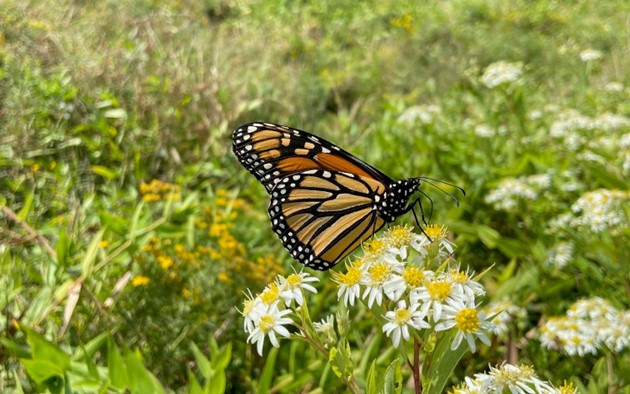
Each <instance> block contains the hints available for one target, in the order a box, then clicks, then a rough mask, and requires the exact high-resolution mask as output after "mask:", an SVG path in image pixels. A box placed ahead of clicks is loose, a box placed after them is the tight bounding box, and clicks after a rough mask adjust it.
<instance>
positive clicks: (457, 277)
mask: <svg viewBox="0 0 630 394" xmlns="http://www.w3.org/2000/svg"><path fill="white" fill-rule="evenodd" d="M473 275H474V274H469V273H468V272H466V271H461V270H460V269H459V267H457V268H451V269H449V270H448V272H447V273H446V276H445V277H446V280H447V281H448V282H451V283H453V285H454V286H455V288H456V289H457V293H463V294H465V295H466V297H467V298H470V299H472V300H474V299H475V297H476V296H482V295H484V294H486V290H485V289H484V288H483V286H482V285H481V283H479V282H475V281H474V280H473V279H472V276H473Z"/></svg>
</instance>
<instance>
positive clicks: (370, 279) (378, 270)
mask: <svg viewBox="0 0 630 394" xmlns="http://www.w3.org/2000/svg"><path fill="white" fill-rule="evenodd" d="M401 268H402V265H401V264H390V263H389V262H387V261H385V260H383V261H381V262H379V263H374V264H371V265H370V266H369V267H368V268H367V270H365V271H364V272H363V275H362V277H361V284H362V285H364V286H365V291H364V292H363V298H364V299H365V298H367V299H368V307H369V308H371V307H372V304H374V302H375V301H376V305H381V303H382V302H383V286H384V285H385V283H386V282H387V281H388V280H389V279H390V278H391V277H392V275H394V274H396V273H400V270H401Z"/></svg>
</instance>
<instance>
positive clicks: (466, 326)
mask: <svg viewBox="0 0 630 394" xmlns="http://www.w3.org/2000/svg"><path fill="white" fill-rule="evenodd" d="M479 324H480V321H479V317H478V316H477V310H476V309H474V308H464V309H462V310H461V311H459V312H457V314H456V315H455V325H456V326H457V329H458V330H459V331H463V332H465V333H472V332H475V331H477V328H478V327H479Z"/></svg>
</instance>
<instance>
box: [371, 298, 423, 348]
mask: <svg viewBox="0 0 630 394" xmlns="http://www.w3.org/2000/svg"><path fill="white" fill-rule="evenodd" d="M419 307H420V305H418V304H411V306H410V307H409V308H407V304H406V302H405V301H400V302H398V307H396V309H395V310H393V311H388V312H387V313H386V314H385V319H387V323H385V325H384V326H383V332H384V333H385V335H387V336H388V337H389V336H391V338H392V343H393V344H394V347H397V346H398V344H399V343H400V339H401V337H402V339H403V340H405V341H409V338H410V336H409V327H411V328H414V329H416V330H420V329H422V328H431V326H430V325H429V323H427V322H426V320H425V318H426V316H427V310H426V308H423V309H421V310H420V311H418V310H417V309H418V308H419Z"/></svg>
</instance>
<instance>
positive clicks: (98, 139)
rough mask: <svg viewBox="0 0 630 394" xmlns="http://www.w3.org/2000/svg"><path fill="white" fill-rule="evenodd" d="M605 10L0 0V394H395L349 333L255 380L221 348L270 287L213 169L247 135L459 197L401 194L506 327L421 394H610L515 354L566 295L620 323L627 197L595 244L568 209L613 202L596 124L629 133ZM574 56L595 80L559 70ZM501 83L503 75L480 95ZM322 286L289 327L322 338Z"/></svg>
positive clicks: (613, 164) (273, 262) (267, 251)
mask: <svg viewBox="0 0 630 394" xmlns="http://www.w3.org/2000/svg"><path fill="white" fill-rule="evenodd" d="M628 12H630V6H629V5H628V4H626V2H616V1H599V2H592V1H585V0H579V1H573V2H553V1H548V0H539V1H533V2H532V1H513V2H496V1H494V2H493V1H491V2H488V1H480V0H466V1H461V2H456V3H453V2H439V1H429V2H427V3H422V4H419V3H416V2H394V1H384V2H367V3H364V2H352V1H341V2H333V1H323V2H286V1H266V2H260V1H250V0H247V1H239V2H228V1H222V0H217V1H214V0H213V1H205V2H185V1H184V2H182V1H176V0H165V1H131V0H123V1H117V2H81V1H79V2H77V1H71V0H56V1H54V2H50V1H31V2H28V3H25V2H21V1H16V0H8V1H4V2H3V4H2V11H1V12H0V210H1V211H0V288H1V289H2V290H1V294H0V295H1V296H0V310H2V313H1V315H0V329H1V330H2V333H3V334H2V337H1V338H0V342H1V343H2V346H3V347H4V348H6V349H7V350H8V352H2V354H1V355H0V363H1V364H2V368H0V370H2V373H1V374H0V391H2V392H5V391H6V392H45V391H46V390H48V391H50V392H70V390H72V391H73V392H95V391H96V392H107V390H110V391H116V390H118V391H119V392H123V391H125V390H128V391H130V392H160V391H164V392H167V391H177V392H186V391H188V392H191V393H198V392H222V391H227V392H254V391H257V390H258V391H259V392H265V391H267V392H283V393H290V392H298V391H301V392H309V391H315V392H316V390H317V389H318V388H320V389H321V390H322V391H320V392H331V391H334V390H342V389H343V387H344V386H343V384H342V383H341V382H340V381H339V379H338V378H337V377H338V376H340V377H342V376H344V375H347V374H349V373H351V374H353V375H354V376H357V377H358V382H359V386H360V387H361V388H362V389H365V388H367V391H368V392H381V391H385V392H387V391H392V392H396V391H395V389H402V392H407V389H406V388H405V387H406V384H407V380H408V379H410V376H409V372H408V371H407V369H406V366H405V364H404V363H402V364H397V362H398V361H397V360H398V357H399V355H398V354H397V353H396V352H395V351H392V350H391V349H389V348H388V347H387V346H386V338H384V337H383V334H382V333H381V332H375V331H373V330H372V329H371V328H370V326H368V325H365V324H362V323H360V320H361V319H359V318H358V317H359V316H349V317H347V318H346V320H344V319H337V320H338V321H339V322H340V323H341V324H342V326H340V327H339V328H340V331H343V335H344V338H345V339H344V340H342V341H340V342H339V343H336V342H335V345H334V346H331V348H330V349H329V350H330V354H333V353H334V356H331V358H330V359H329V360H328V361H329V362H326V361H324V362H322V361H321V359H320V357H319V354H318V353H317V352H316V351H315V350H313V349H312V348H310V347H309V346H307V345H306V344H293V343H292V344H291V346H287V347H286V348H285V347H283V348H281V349H279V350H277V349H272V350H271V351H270V352H269V353H268V354H267V356H266V357H265V358H259V357H258V356H256V355H255V354H254V353H253V352H252V349H250V346H249V345H245V343H244V342H245V339H246V338H244V334H243V333H242V330H241V327H242V320H241V317H240V315H239V314H238V311H237V310H236V307H239V308H240V307H241V304H242V299H243V292H244V291H245V290H246V289H248V288H250V289H252V290H253V291H254V292H256V291H260V290H261V289H262V287H263V286H264V284H266V283H267V282H268V281H269V280H270V279H271V278H273V277H274V275H275V274H276V273H282V272H290V271H287V270H288V269H289V268H288V267H289V266H290V264H292V263H290V258H289V257H288V256H287V254H286V253H285V252H284V251H283V249H282V248H281V246H280V245H279V242H277V239H276V238H275V236H274V235H273V234H272V232H271V231H269V226H268V225H267V223H266V220H267V217H266V214H265V210H266V204H267V198H268V197H267V194H266V193H265V192H264V190H263V188H261V187H260V186H259V185H257V184H256V182H255V180H253V179H252V178H251V177H250V176H249V175H248V174H246V171H244V170H242V169H241V168H240V167H239V166H238V164H237V162H236V160H235V158H234V157H233V155H232V154H231V153H230V133H231V130H232V129H234V128H235V127H236V126H238V125H239V124H240V123H242V122H245V121H253V120H269V121H274V122H280V123H285V124H287V125H292V126H295V127H298V128H303V129H306V130H311V131H313V132H315V133H317V134H319V135H321V136H323V137H325V138H328V139H330V140H332V141H334V142H336V143H338V144H339V145H340V146H342V147H344V148H345V149H347V150H349V151H351V152H353V153H355V154H357V155H358V156H360V157H361V158H363V159H365V160H366V161H368V162H370V163H374V164H375V165H376V166H377V167H378V168H379V169H381V170H383V171H384V172H386V173H387V174H389V175H391V176H392V177H395V178H403V177H409V176H419V175H427V176H431V177H436V178H439V179H444V180H446V181H449V182H453V183H455V184H457V185H461V186H463V187H464V188H465V189H466V191H467V195H466V197H465V198H464V199H461V200H460V207H459V208H456V207H455V206H452V205H450V202H448V198H442V197H444V196H443V195H442V194H441V193H439V192H436V193H432V192H434V191H435V190H434V189H433V188H431V186H429V185H427V184H425V185H423V190H424V191H425V192H427V193H429V194H430V195H431V197H432V198H433V201H434V202H435V214H434V217H433V219H432V221H434V222H435V221H437V222H440V223H445V224H447V225H448V227H449V229H450V230H451V231H452V232H453V233H454V234H455V235H456V239H455V242H456V243H457V244H458V245H459V247H460V248H459V249H458V251H457V255H458V258H460V259H461V260H462V261H465V262H466V264H468V265H470V266H472V267H474V268H475V269H476V270H477V271H484V270H485V269H486V268H488V267H490V266H493V268H492V270H490V271H489V272H488V273H487V275H485V276H484V279H483V280H484V285H485V286H486V288H487V289H488V300H489V301H492V300H501V299H509V300H510V301H511V302H513V303H514V304H515V305H518V306H520V307H522V308H524V309H526V311H527V312H528V316H529V317H528V318H525V319H523V320H522V321H520V322H518V323H514V326H513V327H511V328H510V330H511V331H510V338H511V339H509V340H500V339H496V340H495V342H494V343H493V346H492V347H491V348H490V349H483V350H482V351H481V353H480V354H477V355H474V356H473V355H468V354H466V355H463V356H462V357H463V358H462V362H460V363H459V364H457V365H455V364H456V362H457V360H455V358H457V359H459V356H458V354H457V352H453V353H452V354H451V355H450V356H451V357H452V359H448V357H447V358H445V359H444V360H441V361H442V362H443V364H444V365H443V367H440V371H450V370H451V369H453V368H454V369H453V373H452V374H451V373H450V372H449V373H448V376H447V374H437V375H433V370H431V371H430V372H428V373H425V375H424V379H426V380H427V381H426V384H427V385H429V386H430V387H432V388H431V390H435V391H432V392H440V391H441V390H442V388H445V387H449V386H450V385H451V384H454V383H456V382H457V381H459V380H461V379H462V378H463V376H465V375H466V374H468V375H471V374H474V373H476V372H479V371H481V370H483V369H485V368H486V367H487V365H488V364H497V363H500V362H501V361H502V360H505V359H506V357H507V355H508V354H511V352H512V351H516V349H518V356H519V359H520V360H523V361H524V362H528V363H531V364H532V365H534V366H535V367H536V368H537V370H538V371H539V373H540V374H541V375H542V376H543V377H544V378H546V379H550V380H551V381H553V382H554V383H561V382H562V381H563V380H565V379H566V380H568V381H571V382H574V384H575V385H576V387H579V388H580V389H581V390H582V391H583V392H605V391H606V392H624V391H623V390H626V391H627V390H628V386H629V385H630V382H629V381H628V378H627V376H628V371H627V365H630V363H629V362H628V357H629V356H628V350H627V349H626V350H625V351H624V352H621V353H603V352H599V353H597V354H588V355H585V356H584V357H579V356H568V355H566V354H563V353H561V352H559V351H556V350H550V349H547V348H545V347H542V346H541V344H540V341H539V340H538V336H539V329H540V325H541V324H542V323H543V322H545V321H547V320H549V319H550V318H551V317H553V316H559V315H563V314H565V313H566V310H567V308H568V307H569V306H570V305H571V304H573V303H574V302H575V301H576V300H578V299H580V298H587V297H595V296H598V297H602V298H605V299H607V300H610V301H611V302H612V303H613V304H614V306H615V307H617V308H618V309H619V310H627V309H629V308H630V304H629V303H628V288H630V263H629V262H630V248H629V245H630V242H629V241H630V239H629V237H630V232H629V230H628V227H629V226H628V217H629V216H630V209H629V208H628V204H627V199H626V200H624V199H621V200H620V201H619V202H617V203H616V204H617V205H614V204H613V205H614V206H613V208H611V209H612V211H613V212H615V213H616V214H618V215H619V217H620V218H622V219H621V222H620V223H619V224H618V225H617V226H610V227H605V228H604V229H603V230H601V231H594V230H593V228H592V227H590V226H589V223H590V222H588V220H587V219H588V217H587V216H588V215H587V214H588V213H589V212H592V211H589V210H588V209H584V210H582V211H577V209H578V207H577V206H576V203H577V202H578V201H582V202H584V203H587V202H588V201H587V200H588V198H589V196H590V197H591V198H595V197H596V198H600V197H601V194H596V195H594V197H593V195H592V194H589V193H591V192H594V191H597V190H607V191H615V190H617V191H619V192H621V193H628V179H629V176H630V174H629V170H628V168H629V166H630V161H628V156H629V155H630V147H629V146H628V137H627V136H628V133H629V132H630V126H628V125H627V124H624V123H623V121H619V120H618V119H617V121H615V119H613V118H612V117H611V116H610V115H611V114H612V115H615V116H619V117H621V118H624V117H625V118H628V117H630V103H629V101H628V100H627V97H628V92H629V90H628V89H629V86H630V76H629V74H628V72H627V71H626V70H629V69H630V56H629V55H628V52H627V42H626V38H625V37H624V35H623V34H619V32H624V31H626V30H627V20H626V19H627V15H628ZM586 49H596V50H597V51H599V52H600V54H601V58H600V59H594V60H589V61H584V60H582V59H581V58H580V56H581V53H582V51H584V50H586ZM499 61H506V62H510V63H514V64H520V65H521V66H522V75H521V77H520V78H519V79H518V80H517V81H516V82H515V83H507V84H500V85H498V86H496V87H494V88H489V87H488V86H486V85H485V84H484V83H483V82H482V77H483V74H484V71H485V70H487V67H488V66H489V65H491V64H494V63H497V62H499ZM570 110H574V111H575V112H570ZM414 111H415V112H414ZM414 113H415V115H413V114H414ZM409 116H412V119H411V121H406V120H405V117H409ZM413 116H415V118H414V117H413ZM571 122H573V123H571ZM615 122H616V123H615ZM536 176H544V177H545V179H548V183H547V184H544V185H542V186H541V185H540V184H536V183H535V181H534V178H532V177H536ZM152 181H154V182H152ZM510 182H513V183H510ZM514 182H515V183H514ZM509 185H512V186H514V185H517V186H519V187H528V188H530V189H531V190H532V191H533V193H534V194H535V198H529V197H527V195H518V194H513V193H512V194H510V193H509V191H510V190H512V191H513V190H515V188H514V187H512V188H510V187H509ZM445 190H448V188H447V187H445ZM499 192H500V193H499ZM501 193H503V194H501ZM489 196H497V199H495V200H492V199H491V197H489ZM597 201H600V200H597ZM508 202H509V203H510V204H512V205H509V206H506V205H505V204H507V203H508ZM502 204H503V205H502ZM424 208H425V211H426V212H428V211H429V208H430V207H429V206H428V202H427V201H426V200H425V205H424ZM402 220H407V221H408V220H410V219H409V218H403V219H402ZM563 220H564V221H563ZM580 223H582V224H580ZM584 223H586V224H584ZM562 245H564V247H566V246H567V245H569V247H570V250H571V253H569V258H567V259H566V261H561V260H562V259H560V258H559V256H566V254H562V253H561V252H560V251H561V250H562V249H561V247H562ZM559 248H560V249H559ZM559 261H560V262H561V263H562V264H560V263H558V262H559ZM328 278H329V275H328V274H322V275H321V279H322V284H321V287H322V288H321V289H320V292H319V294H318V296H317V297H314V299H313V305H311V306H310V311H311V313H312V317H311V316H304V318H305V319H308V321H310V320H311V318H312V320H319V319H320V318H322V317H323V316H324V315H325V314H326V313H329V312H331V313H335V312H336V313H337V314H338V315H343V311H337V310H331V305H334V304H336V302H335V300H336V298H335V297H336V289H335V288H334V286H332V285H331V284H330V283H329V280H328ZM361 313H363V314H366V313H368V312H366V311H363V312H361ZM377 318H378V316H377ZM343 325H345V326H343ZM311 334H312V333H311ZM209 336H210V337H212V338H213V339H211V340H210V342H208V340H207V338H208V337H209ZM343 341H347V342H346V343H344V342H343ZM444 342H445V339H444V338H443V337H442V338H440V339H438V340H437V342H436V343H435V344H434V345H435V346H437V347H440V346H442V345H443V343H444ZM217 343H218V344H221V346H219V345H217ZM230 343H234V348H233V349H232V347H231V345H229V344H230ZM191 344H198V345H199V347H197V346H196V345H191ZM200 344H204V346H201V345H200ZM357 344H359V346H358V347H357V346H356V345H357ZM347 345H351V348H352V349H357V348H358V350H352V351H349V350H348V346H347ZM130 349H134V350H130ZM333 349H335V350H334V351H333ZM140 354H142V356H140ZM373 360H376V361H375V362H373ZM437 365H438V363H433V364H432V367H433V366H435V367H436V368H437ZM442 368H444V369H442ZM149 371H150V372H149ZM401 382H402V384H403V385H402V386H405V387H402V386H401ZM390 383H391V384H390ZM384 385H385V386H387V387H385V386H384ZM223 388H225V390H223Z"/></svg>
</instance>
